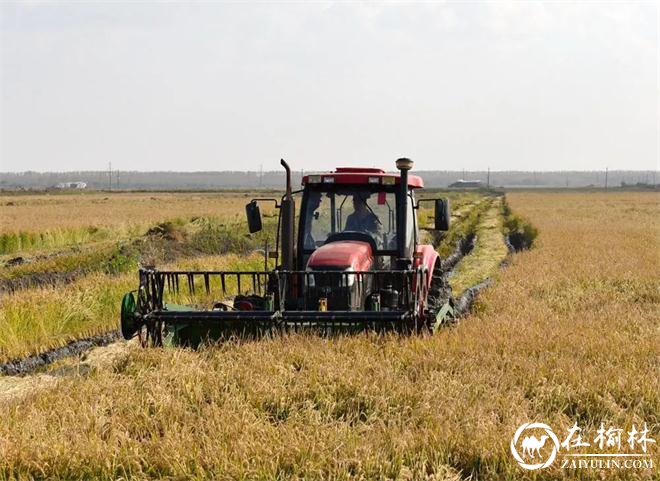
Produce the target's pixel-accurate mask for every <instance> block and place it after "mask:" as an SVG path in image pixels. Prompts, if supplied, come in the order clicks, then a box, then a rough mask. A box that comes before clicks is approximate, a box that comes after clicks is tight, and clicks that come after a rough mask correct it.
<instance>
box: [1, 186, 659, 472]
mask: <svg viewBox="0 0 660 481" xmlns="http://www.w3.org/2000/svg"><path fill="white" fill-rule="evenodd" d="M509 202H510V205H511V207H512V208H513V210H514V212H517V213H520V214H521V215H522V216H523V217H524V218H526V219H528V220H530V221H531V222H532V223H533V224H535V225H536V226H537V227H538V228H539V231H540V235H539V237H538V239H537V241H536V247H535V248H534V249H532V250H531V251H528V252H524V253H521V254H519V255H516V256H515V257H514V258H513V260H512V263H511V265H510V266H509V267H508V268H507V269H505V270H503V271H502V272H501V273H500V276H499V281H498V282H497V283H496V284H495V285H494V286H493V287H491V288H489V289H487V290H486V291H485V292H484V293H483V294H482V297H481V300H480V308H479V309H478V311H477V312H476V313H475V314H473V315H471V316H469V317H467V318H466V319H465V320H464V321H463V322H461V323H460V324H458V325H457V326H456V327H455V328H451V329H444V330H441V331H440V332H439V333H438V334H437V335H435V336H432V337H430V336H429V337H409V338H398V337H385V338H378V337H374V336H367V335H364V336H355V337H343V338H338V339H323V338H318V337H313V336H292V337H284V338H276V339H273V340H264V341H261V342H244V343H237V344H231V343H230V344H225V345H220V346H217V347H209V348H206V349H204V350H202V351H201V352H192V351H188V350H182V349H169V350H148V351H140V352H137V353H134V354H132V355H131V356H129V357H128V358H127V360H125V361H124V362H122V363H120V364H119V365H117V366H115V369H114V370H112V371H110V370H107V371H105V370H100V371H97V372H95V373H92V374H91V375H90V376H89V377H88V378H75V379H65V380H63V381H61V382H60V383H59V384H58V385H57V387H56V388H54V389H52V390H45V391H43V392H40V393H39V394H36V395H34V396H31V397H28V398H26V399H24V400H23V401H21V402H15V403H8V404H6V405H4V406H0V417H1V418H2V419H3V422H2V423H0V473H1V474H0V478H2V477H4V478H11V477H15V476H19V475H24V476H39V477H51V478H56V479H78V478H104V479H113V478H117V477H123V478H157V477H165V478H169V479H190V478H210V477H212V478H214V479H240V478H244V479H245V478H250V479H273V478H279V479H290V478H302V477H305V478H306V479H348V478H353V479H359V478H367V479H382V478H385V477H390V478H399V479H423V478H431V477H433V479H457V478H458V472H460V476H461V478H463V477H467V476H469V475H472V476H473V479H487V480H501V479H522V478H528V477H530V476H531V475H530V473H529V472H526V471H523V470H521V468H520V467H518V465H517V463H516V462H515V461H514V459H513V458H512V456H511V454H510V452H509V442H510V440H511V437H512V435H513V433H514V432H515V430H516V429H517V427H518V426H520V425H521V424H522V423H524V422H529V421H540V422H545V423H548V424H549V425H551V426H553V427H555V431H556V432H558V433H564V432H565V429H566V428H568V427H570V426H572V425H573V423H574V422H575V421H578V422H579V423H580V425H581V427H582V428H583V429H584V430H585V433H591V434H593V435H594V436H595V429H597V427H598V426H599V424H600V422H601V421H603V422H606V423H607V424H612V425H614V426H620V427H625V428H628V429H629V428H630V427H631V425H632V423H636V424H637V425H638V426H639V425H640V423H643V422H644V421H646V422H647V423H648V425H649V427H650V428H651V429H652V432H651V433H650V436H651V437H653V438H655V439H657V438H658V437H659V436H658V435H659V433H658V413H659V412H660V385H659V381H658V376H657V373H658V368H659V366H658V356H657V352H658V345H659V343H660V332H659V331H658V320H659V319H658V302H659V301H660V299H659V297H660V296H659V293H658V286H657V277H658V267H659V259H658V247H659V246H658V242H659V239H660V236H659V234H660V232H659V230H660V221H659V219H660V216H658V215H657V214H658V212H657V211H658V200H657V196H656V195H653V194H620V195H619V194H588V195H585V194H552V195H548V194H539V193H520V194H515V195H510V196H509ZM612 219H616V222H613V221H612ZM562 437H563V436H562ZM649 448H650V449H651V450H652V452H653V454H654V456H656V457H655V459H656V460H657V452H658V451H657V446H656V445H650V446H649ZM579 475H580V476H581V477H582V479H594V480H595V479H601V478H602V476H603V475H606V476H608V477H610V478H627V479H649V478H651V477H653V476H654V475H657V472H655V473H654V472H652V471H648V470H646V471H645V470H633V469H631V470H609V471H607V472H604V471H603V470H598V469H594V470H590V469H583V470H581V472H580V473H579ZM574 476H576V473H575V472H572V471H571V470H562V469H560V468H559V464H558V463H555V464H554V465H553V466H552V467H550V468H548V469H546V470H540V471H537V472H535V473H533V477H534V479H573V478H574Z"/></svg>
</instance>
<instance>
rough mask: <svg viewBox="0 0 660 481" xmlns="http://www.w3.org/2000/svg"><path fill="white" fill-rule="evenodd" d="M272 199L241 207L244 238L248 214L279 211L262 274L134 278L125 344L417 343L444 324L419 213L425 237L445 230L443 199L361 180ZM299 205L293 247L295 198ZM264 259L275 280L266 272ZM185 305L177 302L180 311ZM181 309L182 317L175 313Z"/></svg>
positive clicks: (446, 305)
mask: <svg viewBox="0 0 660 481" xmlns="http://www.w3.org/2000/svg"><path fill="white" fill-rule="evenodd" d="M281 164H282V166H283V167H284V169H285V170H286V193H285V194H284V195H283V196H282V198H281V199H254V200H252V201H251V202H250V203H249V204H248V205H247V206H246V213H247V221H248V228H249V231H250V232H251V233H254V232H258V231H260V230H261V229H262V221H261V214H260V210H259V205H258V202H266V201H268V202H274V203H275V206H276V208H277V209H278V210H279V218H278V228H277V244H276V249H275V251H274V252H268V248H267V247H266V249H265V254H264V255H265V261H264V264H265V265H266V268H265V269H264V270H263V271H251V272H247V271H244V272H237V271H161V270H157V269H154V268H144V267H143V268H140V271H139V278H140V284H139V287H138V289H137V290H136V291H132V292H130V293H128V294H126V295H125V296H124V298H123V300H122V305H121V332H122V335H123V336H124V338H126V339H131V338H133V337H135V336H138V337H139V338H140V341H141V343H142V345H143V346H146V345H154V346H159V345H163V344H184V345H196V344H198V343H199V342H201V341H204V340H205V339H225V338H228V337H231V336H248V337H252V336H261V335H264V334H268V333H271V332H275V331H288V330H300V329H305V328H311V329H313V330H316V331H318V332H321V333H334V332H347V331H348V332H353V331H359V330H374V331H378V332H382V331H397V332H420V331H423V330H430V329H432V328H434V327H436V326H437V325H439V324H441V323H443V322H445V321H446V320H447V319H449V318H450V317H451V316H452V315H453V309H452V300H451V291H450V289H449V288H448V287H447V285H446V282H445V281H444V279H443V277H442V272H441V270H440V259H439V258H438V253H437V252H436V251H435V249H434V248H433V246H431V245H426V244H420V235H419V223H418V220H417V212H418V209H419V207H420V203H422V202H426V201H431V202H434V204H435V215H434V220H435V226H434V229H435V230H439V231H447V230H448V229H449V219H450V213H449V201H448V200H447V199H421V200H416V199H415V192H416V191H417V190H419V189H421V188H423V181H422V179H421V178H420V177H418V176H416V175H409V173H408V172H409V170H410V169H411V168H412V166H413V162H412V161H411V160H410V159H406V158H402V159H398V160H397V161H396V166H397V169H398V170H399V172H400V173H399V174H389V173H385V172H384V171H383V170H380V169H371V168H338V169H336V170H335V171H334V172H329V173H324V174H319V175H307V176H305V177H303V179H302V187H303V188H302V190H299V191H295V192H293V191H292V188H291V170H290V168H289V166H288V164H287V163H286V162H285V161H284V160H282V161H281ZM300 194H302V204H301V208H300V213H299V216H298V228H297V232H298V236H297V237H296V235H295V230H296V229H295V225H294V224H295V218H296V207H295V201H294V196H296V195H300ZM268 259H274V260H275V265H276V268H275V269H274V270H268V267H267V266H268ZM182 301H183V302H182ZM183 304H186V305H183Z"/></svg>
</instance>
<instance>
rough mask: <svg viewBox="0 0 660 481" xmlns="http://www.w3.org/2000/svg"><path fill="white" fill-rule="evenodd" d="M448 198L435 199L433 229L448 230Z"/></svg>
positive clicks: (449, 215) (449, 214) (449, 216)
mask: <svg viewBox="0 0 660 481" xmlns="http://www.w3.org/2000/svg"><path fill="white" fill-rule="evenodd" d="M450 218H451V213H450V211H449V199H436V201H435V230H441V231H448V230H449V219H450Z"/></svg>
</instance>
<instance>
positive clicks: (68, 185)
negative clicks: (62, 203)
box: [55, 182, 87, 189]
mask: <svg viewBox="0 0 660 481" xmlns="http://www.w3.org/2000/svg"><path fill="white" fill-rule="evenodd" d="M86 187H87V182H60V183H59V184H57V185H56V186H55V188H56V189H85V188H86Z"/></svg>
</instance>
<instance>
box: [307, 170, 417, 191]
mask: <svg viewBox="0 0 660 481" xmlns="http://www.w3.org/2000/svg"><path fill="white" fill-rule="evenodd" d="M392 183H393V184H396V185H398V184H400V183H401V175H400V174H399V173H398V172H397V173H388V172H385V171H384V170H382V169H375V168H372V167H337V169H336V170H335V171H334V172H322V173H320V174H310V175H305V176H304V177H303V178H302V185H308V184H351V185H360V184H381V185H392ZM408 187H409V188H411V189H421V188H423V187H424V181H423V180H422V178H421V177H419V176H417V175H412V174H408Z"/></svg>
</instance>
